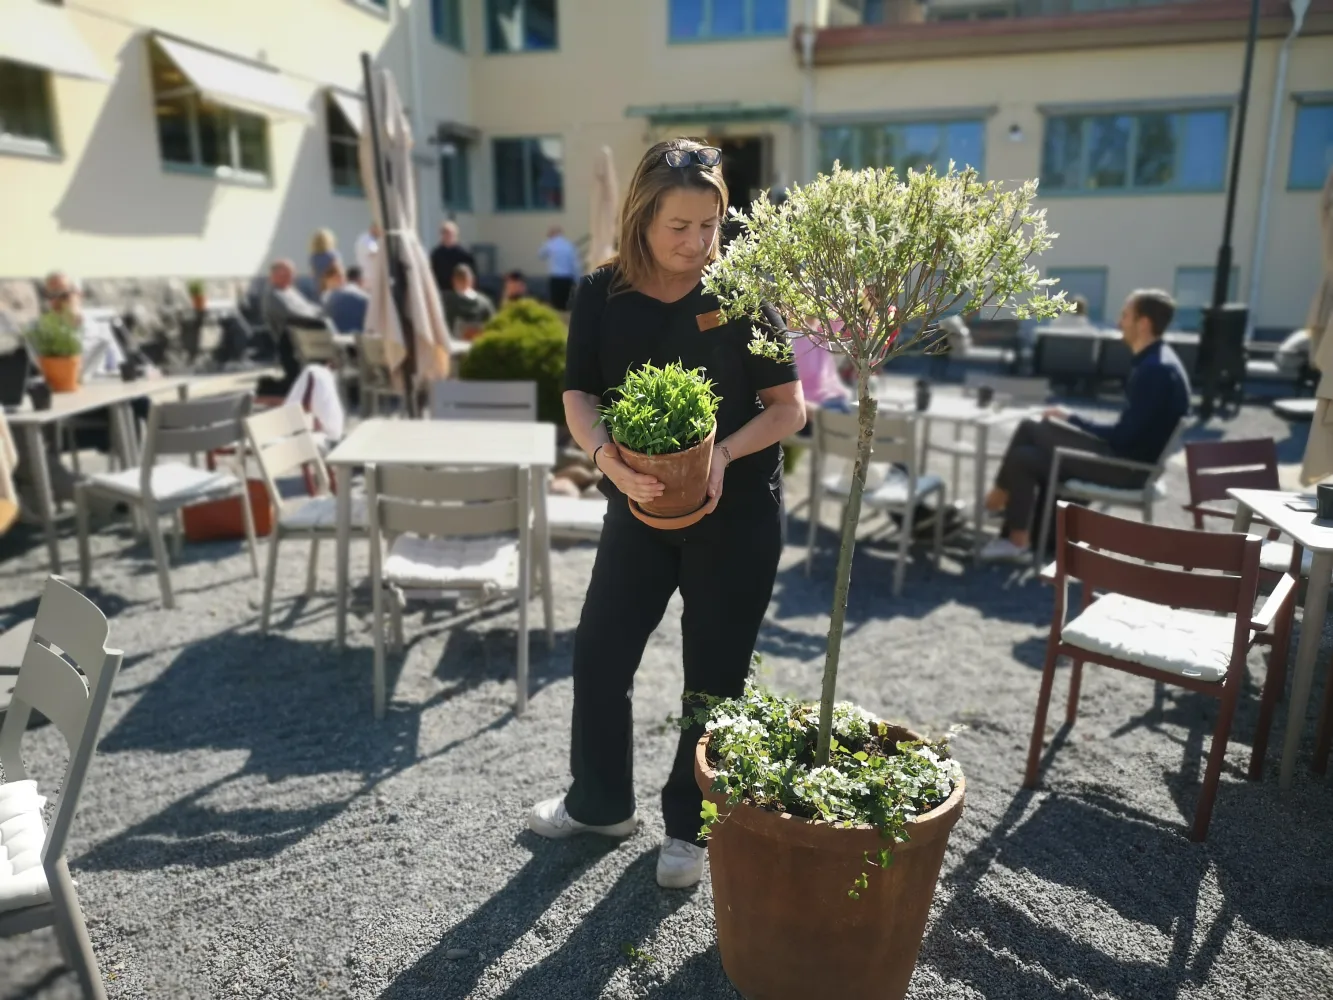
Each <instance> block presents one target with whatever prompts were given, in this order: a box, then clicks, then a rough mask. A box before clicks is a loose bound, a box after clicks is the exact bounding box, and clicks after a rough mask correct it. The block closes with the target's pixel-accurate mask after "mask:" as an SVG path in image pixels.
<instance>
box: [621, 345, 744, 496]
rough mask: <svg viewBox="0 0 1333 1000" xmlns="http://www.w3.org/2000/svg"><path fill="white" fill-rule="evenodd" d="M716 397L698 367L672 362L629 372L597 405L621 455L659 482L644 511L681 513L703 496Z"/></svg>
mask: <svg viewBox="0 0 1333 1000" xmlns="http://www.w3.org/2000/svg"><path fill="white" fill-rule="evenodd" d="M720 403H721V398H720V397H719V396H718V394H717V393H716V392H714V391H713V383H712V382H711V381H709V380H708V379H706V378H704V374H703V371H702V369H699V368H693V369H686V368H685V367H683V366H682V365H680V364H678V363H672V364H667V365H663V366H662V367H661V368H658V367H657V366H656V365H644V366H643V367H642V368H638V369H635V370H634V371H631V372H629V373H628V374H626V376H625V381H624V382H623V383H622V384H621V385H620V387H619V388H618V389H617V390H616V391H615V393H614V399H613V402H611V404H610V405H608V406H603V407H601V414H602V421H603V422H604V423H605V424H606V428H607V431H608V433H610V435H611V439H612V440H613V441H615V443H616V448H617V449H618V450H619V452H620V459H621V461H623V462H624V463H625V464H626V465H628V466H629V467H630V468H631V469H633V470H634V471H635V472H638V473H641V474H642V475H646V476H653V477H654V478H655V479H657V480H658V481H659V482H661V483H662V486H663V487H664V488H663V491H662V495H661V496H660V497H658V498H657V499H656V500H654V501H652V502H651V503H646V504H643V506H642V510H643V512H644V513H645V514H648V515H650V516H652V517H656V518H684V517H688V516H689V515H691V514H694V513H695V512H697V511H698V510H700V509H701V508H702V507H703V506H704V504H705V503H706V502H707V498H708V473H709V471H710V470H711V468H712V463H713V438H714V436H715V435H716V434H717V408H718V405H719V404H720ZM632 506H633V504H632V503H631V507H632Z"/></svg>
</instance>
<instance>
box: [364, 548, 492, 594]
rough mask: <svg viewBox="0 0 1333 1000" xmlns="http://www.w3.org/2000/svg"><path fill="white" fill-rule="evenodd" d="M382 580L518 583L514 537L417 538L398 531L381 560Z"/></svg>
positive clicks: (442, 584)
mask: <svg viewBox="0 0 1333 1000" xmlns="http://www.w3.org/2000/svg"><path fill="white" fill-rule="evenodd" d="M382 575H383V578H384V582H385V583H393V584H397V585H398V586H402V587H422V588H439V589H441V590H450V589H454V588H468V589H472V588H482V589H495V590H514V589H516V588H517V587H518V540H517V539H515V538H506V537H503V536H493V535H486V536H481V537H478V538H420V537H418V536H416V535H400V536H399V537H398V538H396V539H394V541H393V544H392V545H390V546H389V555H388V557H387V558H386V559H385V560H384V570H383V574H382Z"/></svg>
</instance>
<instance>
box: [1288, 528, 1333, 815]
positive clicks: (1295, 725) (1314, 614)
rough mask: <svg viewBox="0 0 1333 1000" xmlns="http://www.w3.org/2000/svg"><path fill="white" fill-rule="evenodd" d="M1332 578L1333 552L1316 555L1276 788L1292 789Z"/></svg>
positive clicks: (1302, 618)
mask: <svg viewBox="0 0 1333 1000" xmlns="http://www.w3.org/2000/svg"><path fill="white" fill-rule="evenodd" d="M1330 576H1333V552H1316V553H1315V554H1314V560H1313V562H1311V564H1310V580H1309V582H1308V583H1307V584H1306V586H1305V610H1304V612H1303V613H1302V615H1301V641H1300V645H1298V646H1297V647H1296V665H1295V668H1294V670H1293V671H1292V677H1291V702H1290V704H1289V705H1288V706H1287V733H1286V737H1285V739H1284V741H1283V744H1282V769H1281V770H1280V771H1279V772H1278V787H1279V788H1282V789H1284V790H1285V789H1288V788H1290V787H1291V778H1292V774H1293V773H1294V772H1295V770H1296V751H1297V750H1299V749H1300V746H1301V735H1302V734H1303V733H1304V732H1305V710H1306V708H1307V706H1308V705H1309V702H1310V687H1311V683H1312V682H1313V680H1314V666H1315V660H1316V659H1317V658H1318V656H1319V638H1320V636H1322V635H1323V632H1324V616H1325V615H1326V614H1327V613H1328V587H1329V577H1330Z"/></svg>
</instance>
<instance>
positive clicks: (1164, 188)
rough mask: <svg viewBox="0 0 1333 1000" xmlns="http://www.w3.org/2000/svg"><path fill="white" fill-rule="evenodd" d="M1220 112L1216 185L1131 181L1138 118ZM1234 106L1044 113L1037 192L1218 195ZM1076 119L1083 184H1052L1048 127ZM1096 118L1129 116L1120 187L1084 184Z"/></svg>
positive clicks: (1225, 174)
mask: <svg viewBox="0 0 1333 1000" xmlns="http://www.w3.org/2000/svg"><path fill="white" fill-rule="evenodd" d="M1218 112H1221V113H1222V114H1224V115H1225V116H1226V137H1225V140H1224V142H1223V144H1222V150H1221V157H1222V174H1221V178H1220V179H1219V181H1218V183H1217V184H1216V186H1209V187H1201V186H1195V185H1183V184H1180V183H1178V182H1176V183H1171V184H1163V185H1138V184H1135V183H1134V174H1135V171H1136V169H1137V166H1138V152H1139V135H1140V132H1141V125H1140V121H1141V120H1142V119H1143V118H1145V117H1147V116H1151V115H1178V116H1182V117H1188V116H1190V115H1205V114H1216V113H1218ZM1233 112H1234V108H1233V107H1232V106H1231V105H1229V104H1223V103H1218V104H1215V105H1214V104H1208V105H1185V106H1181V105H1173V104H1164V105H1162V106H1160V107H1127V108H1125V109H1123V110H1117V109H1116V108H1115V107H1114V106H1111V107H1104V106H1101V105H1098V106H1097V107H1095V108H1094V107H1089V108H1088V110H1086V111H1077V110H1073V109H1070V110H1067V111H1061V112H1059V113H1046V114H1045V115H1044V116H1043V122H1042V135H1041V150H1040V152H1039V156H1040V160H1039V167H1038V176H1039V177H1040V186H1039V189H1038V190H1039V193H1040V195H1041V196H1042V197H1053V198H1089V197H1091V198H1105V197H1122V198H1123V197H1143V196H1152V195H1160V194H1167V195H1172V194H1219V193H1222V192H1225V191H1226V189H1227V181H1228V179H1229V178H1230V175H1231V163H1230V153H1231V138H1232V131H1233V129H1234V128H1235V115H1234V113H1233ZM1070 118H1077V119H1081V121H1082V124H1081V130H1080V134H1079V167H1078V171H1079V179H1080V180H1081V181H1082V182H1083V185H1084V186H1081V187H1055V186H1054V185H1052V184H1051V183H1049V182H1048V181H1047V180H1046V145H1047V140H1048V137H1049V135H1050V127H1051V123H1052V122H1053V121H1057V120H1062V119H1070ZM1098 118H1128V119H1130V121H1131V123H1132V124H1131V126H1130V133H1129V139H1128V141H1127V142H1126V145H1125V184H1124V185H1123V186H1120V187H1102V188H1097V187H1087V186H1086V183H1087V178H1088V171H1089V160H1090V155H1091V144H1090V143H1089V141H1088V132H1089V130H1090V129H1091V127H1092V123H1093V122H1094V120H1096V119H1098ZM1181 149H1183V143H1182V144H1181V145H1180V147H1179V148H1177V150H1176V155H1175V158H1174V160H1173V167H1174V168H1175V172H1176V174H1177V175H1178V174H1179V173H1180V171H1179V165H1180V161H1181Z"/></svg>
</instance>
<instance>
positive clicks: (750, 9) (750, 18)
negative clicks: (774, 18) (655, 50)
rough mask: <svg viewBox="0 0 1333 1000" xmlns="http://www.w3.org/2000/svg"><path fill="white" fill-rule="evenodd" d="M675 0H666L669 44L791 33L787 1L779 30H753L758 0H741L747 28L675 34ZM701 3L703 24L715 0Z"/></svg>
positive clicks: (757, 38)
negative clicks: (726, 32) (719, 32)
mask: <svg viewBox="0 0 1333 1000" xmlns="http://www.w3.org/2000/svg"><path fill="white" fill-rule="evenodd" d="M676 2H677V0H667V3H666V15H667V30H666V34H667V44H669V45H699V44H709V43H716V42H752V41H756V40H764V39H767V40H770V41H771V40H772V39H775V38H786V37H787V36H788V35H789V34H790V33H791V10H790V9H789V5H788V4H787V3H785V2H784V3H783V10H782V22H783V23H782V30H781V31H756V30H754V27H753V25H754V15H755V4H756V3H758V2H759V0H741V2H742V3H744V4H745V15H744V16H745V22H746V24H748V25H750V26H751V27H750V28H748V29H747V30H744V31H740V32H737V33H736V34H734V35H715V34H712V33H711V32H703V31H701V32H700V33H699V34H697V35H676V34H673V33H672V30H671V27H672V20H673V19H672V9H673V7H674V6H675V4H676ZM700 2H701V3H702V4H703V18H702V20H703V25H705V26H706V25H708V24H710V23H711V22H712V20H713V18H712V11H713V4H714V2H715V0H700Z"/></svg>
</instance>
